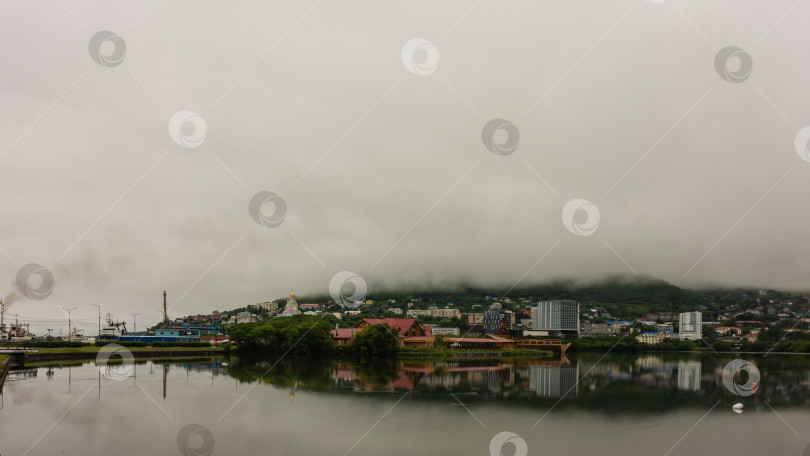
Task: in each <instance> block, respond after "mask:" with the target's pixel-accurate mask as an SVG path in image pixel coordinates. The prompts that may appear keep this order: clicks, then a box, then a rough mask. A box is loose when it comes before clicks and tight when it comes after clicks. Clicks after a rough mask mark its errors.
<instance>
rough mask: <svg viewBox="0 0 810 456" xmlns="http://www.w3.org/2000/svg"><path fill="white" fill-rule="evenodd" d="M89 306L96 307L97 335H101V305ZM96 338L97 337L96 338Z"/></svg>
mask: <svg viewBox="0 0 810 456" xmlns="http://www.w3.org/2000/svg"><path fill="white" fill-rule="evenodd" d="M90 305H91V306H95V307H98V335H99V336H100V335H101V305H100V304H90ZM96 337H98V336H96Z"/></svg>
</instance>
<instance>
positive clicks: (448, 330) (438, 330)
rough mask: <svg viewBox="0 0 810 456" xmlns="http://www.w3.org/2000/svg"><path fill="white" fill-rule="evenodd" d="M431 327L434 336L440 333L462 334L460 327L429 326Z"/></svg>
mask: <svg viewBox="0 0 810 456" xmlns="http://www.w3.org/2000/svg"><path fill="white" fill-rule="evenodd" d="M426 326H427V325H426ZM429 328H430V331H431V332H432V333H433V335H434V336H438V335H450V336H458V335H459V334H461V332H460V330H459V329H458V328H439V327H437V326H429Z"/></svg>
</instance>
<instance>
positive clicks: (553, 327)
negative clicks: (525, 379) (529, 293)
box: [532, 300, 579, 334]
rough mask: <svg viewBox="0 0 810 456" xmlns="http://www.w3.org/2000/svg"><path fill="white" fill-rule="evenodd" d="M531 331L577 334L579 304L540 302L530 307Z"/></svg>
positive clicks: (572, 302)
mask: <svg viewBox="0 0 810 456" xmlns="http://www.w3.org/2000/svg"><path fill="white" fill-rule="evenodd" d="M532 329H533V330H535V331H551V332H555V333H570V334H579V302H577V301H569V300H559V301H540V302H538V303H537V306H535V307H532Z"/></svg>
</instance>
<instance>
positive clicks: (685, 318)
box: [678, 312, 703, 340]
mask: <svg viewBox="0 0 810 456" xmlns="http://www.w3.org/2000/svg"><path fill="white" fill-rule="evenodd" d="M678 322H679V325H678V337H679V339H681V340H700V339H702V338H703V314H702V313H700V312H682V313H681V315H680V318H679V320H678Z"/></svg>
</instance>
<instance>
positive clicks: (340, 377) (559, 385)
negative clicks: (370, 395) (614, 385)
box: [331, 357, 580, 399]
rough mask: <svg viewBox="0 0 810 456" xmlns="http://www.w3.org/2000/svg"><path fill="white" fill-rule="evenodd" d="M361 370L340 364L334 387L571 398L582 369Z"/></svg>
mask: <svg viewBox="0 0 810 456" xmlns="http://www.w3.org/2000/svg"><path fill="white" fill-rule="evenodd" d="M358 368H359V366H352V365H350V364H345V363H339V364H336V365H335V366H334V368H333V370H332V375H331V386H332V387H333V388H336V389H351V390H352V391H358V392H375V391H397V390H399V391H415V392H421V393H424V394H447V393H454V394H478V395H481V396H483V397H489V396H497V397H539V398H553V399H558V398H573V397H576V395H577V392H578V386H577V385H578V383H579V380H580V367H579V366H578V365H572V364H571V362H570V361H569V360H568V359H567V358H565V357H562V358H557V359H552V360H518V361H505V360H452V361H437V362H403V363H398V365H397V367H396V372H394V373H393V375H390V376H388V377H385V376H380V377H379V378H377V376H370V375H368V374H367V373H365V372H363V371H362V369H358Z"/></svg>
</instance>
